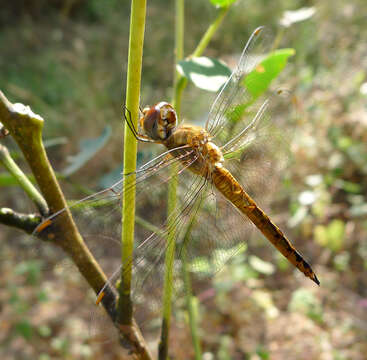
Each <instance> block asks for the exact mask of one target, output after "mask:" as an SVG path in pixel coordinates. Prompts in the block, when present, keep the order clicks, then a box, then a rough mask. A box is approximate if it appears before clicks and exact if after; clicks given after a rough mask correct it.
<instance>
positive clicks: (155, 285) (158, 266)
mask: <svg viewBox="0 0 367 360" xmlns="http://www.w3.org/2000/svg"><path fill="white" fill-rule="evenodd" d="M180 184H181V186H180V189H179V195H180V196H179V199H180V200H179V202H178V203H177V205H176V207H175V208H174V209H173V212H172V213H171V215H170V217H169V218H168V219H167V220H166V222H165V223H164V224H163V226H161V227H160V228H157V229H155V230H154V231H151V230H149V228H148V227H149V226H151V223H149V225H146V224H145V225H144V224H143V226H137V228H136V243H135V249H134V256H133V259H132V260H131V263H128V264H126V265H125V266H122V267H121V266H120V267H118V269H117V270H116V271H115V272H114V274H113V276H112V277H111V278H110V279H109V281H108V284H109V285H111V286H112V287H114V286H116V281H117V280H119V279H120V278H121V272H123V273H124V272H125V271H128V269H129V267H130V266H132V269H133V276H132V301H133V305H134V317H135V319H136V320H137V322H138V324H139V325H140V327H141V328H142V329H143V330H148V329H149V330H151V329H152V326H153V327H154V324H155V325H160V323H159V324H157V322H156V320H157V319H158V318H160V317H161V309H162V295H163V294H162V293H163V288H164V286H163V284H164V275H165V257H166V249H167V247H168V240H169V239H170V238H171V236H172V235H173V233H174V239H173V241H175V243H176V252H175V254H174V256H175V257H176V258H177V253H178V252H179V249H180V247H181V244H182V242H183V241H184V234H185V230H186V228H187V225H188V223H189V221H190V219H191V218H192V214H193V213H195V212H196V211H197V209H198V204H199V201H200V198H201V194H202V191H203V190H204V189H205V188H206V187H207V186H208V183H207V180H206V179H204V178H202V177H199V176H193V175H191V173H190V174H185V173H182V174H180ZM145 211H146V209H145ZM160 212H162V210H160ZM137 225H142V224H141V223H139V222H138V223H137ZM171 241H172V240H171ZM174 264H175V265H174V274H173V277H172V279H173V282H172V284H171V285H172V288H173V292H174V294H175V295H174V297H175V302H176V301H177V299H178V297H177V294H178V293H179V292H180V289H181V287H182V282H181V281H180V276H179V275H180V264H179V262H174ZM102 291H103V289H102ZM116 292H117V290H116ZM94 317H95V318H96V319H97V321H98V324H96V322H95V323H94V324H93V325H92V327H93V329H95V328H97V327H98V328H99V327H100V325H99V324H102V326H103V322H105V320H103V319H101V318H100V317H98V316H94ZM155 328H158V327H157V326H155ZM103 332H104V331H103ZM93 333H101V332H100V331H95V330H93ZM98 339H99V340H101V337H100V336H99V337H98ZM115 340H117V338H116V337H115V336H112V337H110V338H107V339H104V341H115Z"/></svg>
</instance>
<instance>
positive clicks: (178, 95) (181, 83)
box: [172, 6, 230, 110]
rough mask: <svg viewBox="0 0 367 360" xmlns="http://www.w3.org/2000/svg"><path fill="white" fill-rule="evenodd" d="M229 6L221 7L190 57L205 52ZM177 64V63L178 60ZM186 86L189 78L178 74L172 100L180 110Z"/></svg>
mask: <svg viewBox="0 0 367 360" xmlns="http://www.w3.org/2000/svg"><path fill="white" fill-rule="evenodd" d="M229 8H230V7H229V6H227V7H223V8H221V9H220V10H219V13H218V15H217V17H216V19H215V20H214V21H213V22H212V23H211V24H210V26H209V28H208V30H207V31H206V32H205V34H204V35H203V37H202V38H201V40H200V41H199V44H198V46H197V47H196V48H195V50H194V51H193V52H192V54H191V55H190V56H189V58H190V57H196V56H201V55H202V54H203V52H204V51H205V49H206V48H207V46H208V44H209V42H210V40H211V39H212V37H213V36H214V34H215V32H216V31H217V30H218V28H219V26H220V25H221V23H222V21H223V19H224V17H225V16H226V14H227V12H228V10H229ZM176 21H177V20H176ZM179 60H181V59H179ZM179 60H178V61H179ZM176 64H177V62H176ZM186 86H187V79H186V78H185V77H184V76H182V75H180V76H178V78H177V80H176V85H175V89H174V99H175V101H174V102H172V103H173V105H174V106H175V108H176V110H177V106H178V109H179V110H180V108H181V99H182V93H183V91H184V90H185V88H186Z"/></svg>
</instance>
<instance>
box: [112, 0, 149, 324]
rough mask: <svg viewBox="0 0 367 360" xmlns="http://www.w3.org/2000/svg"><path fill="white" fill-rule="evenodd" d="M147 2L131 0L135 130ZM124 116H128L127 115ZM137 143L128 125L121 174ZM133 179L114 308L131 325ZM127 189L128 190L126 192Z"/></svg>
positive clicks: (130, 98) (130, 91)
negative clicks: (118, 285) (119, 279)
mask: <svg viewBox="0 0 367 360" xmlns="http://www.w3.org/2000/svg"><path fill="white" fill-rule="evenodd" d="M145 14H146V0H132V1H131V15H130V37H129V54H128V70H127V83H126V108H127V109H128V110H129V111H130V114H131V121H132V123H133V124H134V126H135V128H137V123H138V115H139V113H138V111H139V100H140V81H141V68H142V57H143V43H144V30H145ZM126 116H130V115H129V114H126ZM136 155H137V141H136V139H135V137H134V136H133V134H132V133H131V131H130V130H129V127H128V126H127V123H125V134H124V174H127V173H132V172H134V171H135V170H136ZM134 182H135V176H129V177H127V178H126V179H125V181H124V189H123V192H122V204H123V205H122V234H121V244H122V246H121V260H122V268H123V269H124V271H122V273H121V286H120V287H119V302H118V309H117V313H118V315H117V322H118V323H119V324H124V325H131V323H132V303H131V297H130V294H131V271H132V257H133V245H134V221H135V190H134V191H131V187H132V185H133V184H134ZM126 189H129V191H126Z"/></svg>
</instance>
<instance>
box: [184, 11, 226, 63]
mask: <svg viewBox="0 0 367 360" xmlns="http://www.w3.org/2000/svg"><path fill="white" fill-rule="evenodd" d="M228 10H229V6H226V7H222V8H220V10H219V13H218V15H217V17H216V19H215V20H214V21H213V22H212V23H211V24H210V26H209V27H208V30H207V31H206V32H205V34H204V35H203V37H202V38H201V40H200V42H199V44H198V46H197V47H196V49H195V50H194V51H193V53H192V54H191V55H190V57H196V56H201V55H202V53H203V52H204V50H205V49H206V48H207V46H208V44H209V42H210V40H211V39H212V37H213V36H214V34H215V32H216V31H217V30H218V28H219V26H220V25H221V23H222V21H223V19H224V17H225V16H226V14H227V12H228Z"/></svg>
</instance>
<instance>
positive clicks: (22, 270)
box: [15, 260, 42, 285]
mask: <svg viewBox="0 0 367 360" xmlns="http://www.w3.org/2000/svg"><path fill="white" fill-rule="evenodd" d="M41 269H42V262H41V261H39V260H28V261H21V262H20V263H19V264H18V265H17V266H16V267H15V273H16V274H17V275H25V276H26V278H27V283H28V284H30V285H37V284H38V282H39V280H40V277H41Z"/></svg>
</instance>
